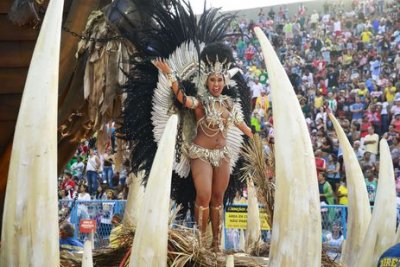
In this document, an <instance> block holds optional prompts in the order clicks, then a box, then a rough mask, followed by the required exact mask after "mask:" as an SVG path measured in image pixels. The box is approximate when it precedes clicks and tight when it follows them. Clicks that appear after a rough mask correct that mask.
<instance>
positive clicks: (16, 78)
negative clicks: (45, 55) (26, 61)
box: [0, 68, 28, 94]
mask: <svg viewBox="0 0 400 267" xmlns="http://www.w3.org/2000/svg"><path fill="white" fill-rule="evenodd" d="M27 73H28V68H0V81H1V89H0V94H21V93H22V92H23V91H24V85H25V80H26V75H27Z"/></svg>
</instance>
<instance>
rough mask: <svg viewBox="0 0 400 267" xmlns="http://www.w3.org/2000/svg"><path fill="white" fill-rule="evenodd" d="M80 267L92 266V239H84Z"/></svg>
mask: <svg viewBox="0 0 400 267" xmlns="http://www.w3.org/2000/svg"><path fill="white" fill-rule="evenodd" d="M82 267H93V253H92V240H89V239H88V240H86V241H85V244H84V246H83V256H82Z"/></svg>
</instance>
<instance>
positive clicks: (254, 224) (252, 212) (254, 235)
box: [246, 179, 261, 251]
mask: <svg viewBox="0 0 400 267" xmlns="http://www.w3.org/2000/svg"><path fill="white" fill-rule="evenodd" d="M247 191H248V207H247V229H246V251H249V249H250V248H251V247H252V246H254V244H255V243H257V242H258V241H259V240H260V237H261V223H260V209H259V208H258V201H257V196H256V189H255V187H254V183H253V181H252V180H251V179H247Z"/></svg>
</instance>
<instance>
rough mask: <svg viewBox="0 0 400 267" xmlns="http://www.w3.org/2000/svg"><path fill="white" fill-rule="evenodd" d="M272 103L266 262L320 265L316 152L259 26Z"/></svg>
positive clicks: (289, 87)
mask: <svg viewBox="0 0 400 267" xmlns="http://www.w3.org/2000/svg"><path fill="white" fill-rule="evenodd" d="M255 33H256V35H257V38H258V40H259V41H260V44H261V48H262V51H263V55H264V60H265V64H266V66H267V70H268V75H269V80H270V84H271V89H272V98H273V100H274V105H273V106H272V108H273V112H274V130H275V131H274V133H275V162H276V191H275V209H274V220H273V226H272V240H271V249H270V264H269V266H272V267H275V266H293V267H295V266H298V267H304V266H307V267H317V266H318V267H319V266H321V241H322V240H321V239H322V238H321V212H320V202H319V191H318V182H317V174H316V167H315V159H314V153H313V150H312V145H311V139H310V135H309V132H308V129H307V125H306V121H305V119H304V115H303V112H302V111H301V108H300V104H299V101H298V100H297V97H296V95H295V93H294V90H293V87H292V85H291V83H290V81H289V78H288V76H287V74H286V72H285V70H284V69H283V67H282V64H281V63H280V62H279V59H278V57H277V55H276V53H275V51H274V49H273V48H272V46H271V44H270V43H269V41H268V39H267V37H266V36H265V34H264V33H263V32H262V30H261V29H260V28H258V27H256V28H255Z"/></svg>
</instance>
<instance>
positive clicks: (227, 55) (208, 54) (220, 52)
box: [200, 42, 234, 85]
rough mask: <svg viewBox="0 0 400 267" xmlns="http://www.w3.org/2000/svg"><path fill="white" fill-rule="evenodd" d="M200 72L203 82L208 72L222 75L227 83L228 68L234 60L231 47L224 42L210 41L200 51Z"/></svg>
mask: <svg viewBox="0 0 400 267" xmlns="http://www.w3.org/2000/svg"><path fill="white" fill-rule="evenodd" d="M200 60H201V61H200V72H201V76H202V77H201V80H202V82H203V84H205V83H206V81H207V78H208V76H209V75H210V74H215V75H222V76H224V79H225V84H227V85H229V81H230V75H229V69H230V67H231V65H232V62H233V61H234V58H233V53H232V49H231V48H230V47H229V46H227V45H226V44H224V43H219V42H215V43H210V44H208V45H207V46H206V47H204V49H203V50H202V51H201V53H200Z"/></svg>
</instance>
